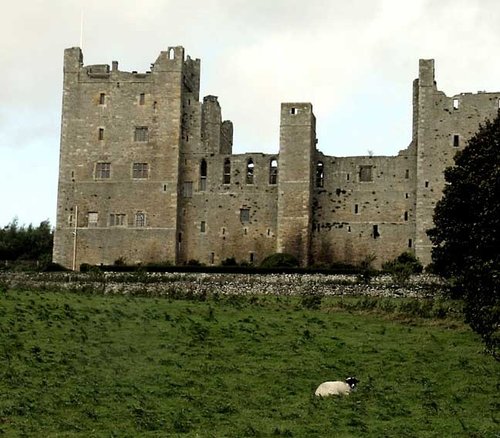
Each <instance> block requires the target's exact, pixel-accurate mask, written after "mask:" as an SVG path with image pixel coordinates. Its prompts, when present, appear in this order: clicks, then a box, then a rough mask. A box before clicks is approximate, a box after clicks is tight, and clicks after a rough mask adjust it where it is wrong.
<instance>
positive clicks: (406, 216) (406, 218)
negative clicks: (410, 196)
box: [404, 211, 408, 221]
mask: <svg viewBox="0 0 500 438" xmlns="http://www.w3.org/2000/svg"><path fill="white" fill-rule="evenodd" d="M404 218H405V221H407V220H408V212H407V211H405V214H404Z"/></svg>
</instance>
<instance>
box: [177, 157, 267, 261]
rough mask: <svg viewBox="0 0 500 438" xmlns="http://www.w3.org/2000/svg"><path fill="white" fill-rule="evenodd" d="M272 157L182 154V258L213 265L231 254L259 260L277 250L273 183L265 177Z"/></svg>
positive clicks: (245, 259)
mask: <svg viewBox="0 0 500 438" xmlns="http://www.w3.org/2000/svg"><path fill="white" fill-rule="evenodd" d="M276 158H277V156H276V155H265V154H261V153H255V154H252V153H249V154H239V155H213V154H196V155H191V156H190V157H188V158H186V160H187V161H188V163H189V164H187V165H186V168H185V169H186V173H185V174H184V176H183V177H184V179H185V182H186V184H187V187H186V190H185V191H184V192H183V199H182V206H181V209H182V218H183V219H182V227H183V228H182V229H183V235H182V242H181V245H180V246H181V254H182V256H181V257H182V261H184V262H187V261H189V260H192V259H194V260H198V261H200V262H202V263H205V264H207V265H213V264H216V265H217V264H220V263H221V262H222V261H224V260H225V259H227V258H231V257H234V258H235V259H236V260H237V261H238V262H240V263H241V262H247V263H253V264H258V263H260V261H262V259H263V258H264V257H265V256H267V255H269V254H272V253H274V252H275V251H276V250H275V248H276V227H277V224H276V216H277V184H276V180H272V181H270V177H269V173H270V164H271V162H272V161H273V160H275V159H276ZM203 160H204V161H205V163H206V177H205V176H202V172H201V169H202V164H201V163H202V161H203ZM227 160H229V164H230V170H229V169H228V167H227ZM250 169H251V173H249V172H250ZM228 170H229V171H228ZM225 171H226V172H228V173H226V172H225Z"/></svg>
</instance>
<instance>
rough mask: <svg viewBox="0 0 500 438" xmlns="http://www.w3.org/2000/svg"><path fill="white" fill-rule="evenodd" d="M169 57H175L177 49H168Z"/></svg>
mask: <svg viewBox="0 0 500 438" xmlns="http://www.w3.org/2000/svg"><path fill="white" fill-rule="evenodd" d="M168 59H175V50H174V49H173V48H172V49H169V50H168Z"/></svg>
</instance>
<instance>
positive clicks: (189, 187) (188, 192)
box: [182, 181, 193, 198]
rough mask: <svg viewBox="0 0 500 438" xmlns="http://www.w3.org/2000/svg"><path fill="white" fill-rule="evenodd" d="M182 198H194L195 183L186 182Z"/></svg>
mask: <svg viewBox="0 0 500 438" xmlns="http://www.w3.org/2000/svg"><path fill="white" fill-rule="evenodd" d="M182 196H184V197H185V198H192V197H193V182H192V181H186V182H185V183H184V185H183V186H182Z"/></svg>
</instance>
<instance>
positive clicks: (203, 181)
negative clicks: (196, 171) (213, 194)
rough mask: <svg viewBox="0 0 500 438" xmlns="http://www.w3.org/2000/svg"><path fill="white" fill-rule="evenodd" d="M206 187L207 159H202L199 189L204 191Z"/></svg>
mask: <svg viewBox="0 0 500 438" xmlns="http://www.w3.org/2000/svg"><path fill="white" fill-rule="evenodd" d="M206 189H207V160H205V159H202V160H201V162H200V191H201V192H204V191H205V190H206Z"/></svg>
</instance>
